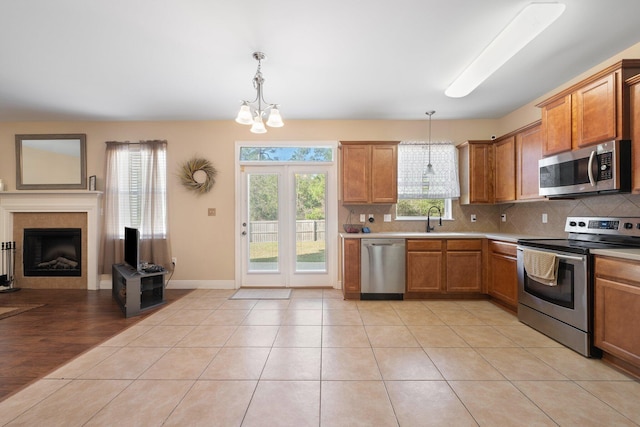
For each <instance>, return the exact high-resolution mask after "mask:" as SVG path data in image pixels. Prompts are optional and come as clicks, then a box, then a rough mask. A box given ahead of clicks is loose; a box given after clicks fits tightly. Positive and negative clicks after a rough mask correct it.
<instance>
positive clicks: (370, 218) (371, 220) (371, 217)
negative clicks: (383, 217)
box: [369, 214, 375, 222]
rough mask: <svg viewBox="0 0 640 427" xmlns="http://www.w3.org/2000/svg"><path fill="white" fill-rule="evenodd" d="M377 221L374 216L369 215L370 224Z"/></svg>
mask: <svg viewBox="0 0 640 427" xmlns="http://www.w3.org/2000/svg"><path fill="white" fill-rule="evenodd" d="M374 221H375V219H374V218H373V214H369V222H374Z"/></svg>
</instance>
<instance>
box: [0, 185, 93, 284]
mask: <svg viewBox="0 0 640 427" xmlns="http://www.w3.org/2000/svg"><path fill="white" fill-rule="evenodd" d="M101 196H102V193H101V192H96V191H8V192H0V241H2V242H6V241H15V242H16V245H17V251H16V252H17V253H16V274H15V276H16V286H17V287H20V286H21V283H22V284H23V285H24V286H25V287H29V288H56V289H63V288H73V289H78V288H80V289H91V290H96V289H99V285H100V279H99V277H100V275H99V273H98V254H99V244H100V223H101V221H100V216H101V205H100V201H101ZM29 227H36V228H52V227H54V228H61V227H76V228H81V229H82V259H83V263H82V275H81V276H80V277H26V278H25V277H23V275H22V254H21V251H22V236H23V230H24V228H29Z"/></svg>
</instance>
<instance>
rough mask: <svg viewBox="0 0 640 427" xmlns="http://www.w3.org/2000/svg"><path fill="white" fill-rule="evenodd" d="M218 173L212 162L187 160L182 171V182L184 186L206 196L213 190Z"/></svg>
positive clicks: (198, 159) (198, 158) (197, 159)
mask: <svg viewBox="0 0 640 427" xmlns="http://www.w3.org/2000/svg"><path fill="white" fill-rule="evenodd" d="M217 174H218V171H217V170H216V168H214V167H213V165H212V164H211V162H210V161H209V160H207V159H203V158H200V157H193V158H191V159H189V160H187V161H186V162H185V163H184V164H183V165H182V168H181V169H180V181H181V182H182V185H184V186H185V187H187V188H188V189H189V190H191V191H195V192H196V193H198V194H204V193H207V192H209V190H211V187H213V184H214V183H215V182H216V175H217Z"/></svg>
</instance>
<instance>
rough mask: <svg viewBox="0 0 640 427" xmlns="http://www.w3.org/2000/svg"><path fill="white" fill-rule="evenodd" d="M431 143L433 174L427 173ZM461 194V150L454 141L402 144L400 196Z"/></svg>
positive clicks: (446, 196)
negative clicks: (459, 162)
mask: <svg viewBox="0 0 640 427" xmlns="http://www.w3.org/2000/svg"><path fill="white" fill-rule="evenodd" d="M429 145H430V146H431V165H432V166H433V174H429V173H427V164H428V163H429ZM459 197H460V182H459V179H458V150H457V149H456V147H455V145H453V143H452V142H449V141H447V142H432V143H431V144H428V143H427V142H424V141H402V142H401V143H400V145H399V146H398V198H399V199H455V198H459Z"/></svg>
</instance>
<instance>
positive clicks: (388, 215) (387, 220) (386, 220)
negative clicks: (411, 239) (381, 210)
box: [384, 214, 391, 222]
mask: <svg viewBox="0 0 640 427" xmlns="http://www.w3.org/2000/svg"><path fill="white" fill-rule="evenodd" d="M384 222H391V214H384Z"/></svg>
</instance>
